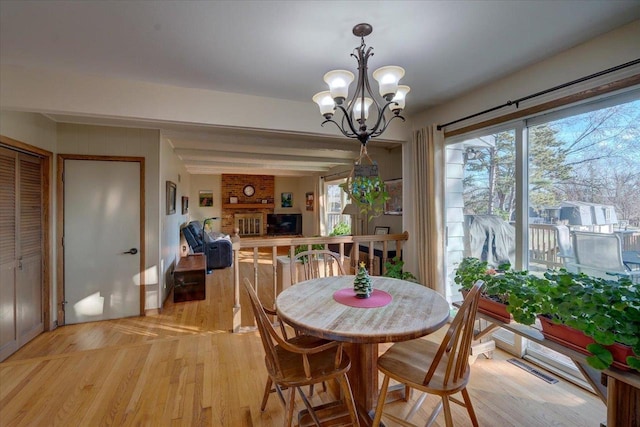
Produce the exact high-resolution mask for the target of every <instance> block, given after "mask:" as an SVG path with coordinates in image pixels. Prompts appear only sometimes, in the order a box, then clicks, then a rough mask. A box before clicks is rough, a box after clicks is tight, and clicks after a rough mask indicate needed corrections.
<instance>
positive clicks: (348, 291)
mask: <svg viewBox="0 0 640 427" xmlns="http://www.w3.org/2000/svg"><path fill="white" fill-rule="evenodd" d="M333 299H334V300H336V301H337V302H339V303H340V304H344V305H348V306H349V307H358V308H375V307H384V306H385V305H387V304H389V303H390V302H391V300H392V299H393V297H392V296H391V295H390V294H388V293H386V292H385V291H381V290H379V289H374V290H373V292H372V293H371V296H370V297H369V298H358V297H356V293H355V292H354V291H353V288H344V289H338V290H337V291H335V292H334V293H333Z"/></svg>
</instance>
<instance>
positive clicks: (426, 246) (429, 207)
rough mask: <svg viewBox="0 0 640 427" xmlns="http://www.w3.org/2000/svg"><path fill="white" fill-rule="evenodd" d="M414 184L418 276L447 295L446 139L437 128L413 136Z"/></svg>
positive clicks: (421, 130) (418, 131) (433, 127)
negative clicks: (445, 246)
mask: <svg viewBox="0 0 640 427" xmlns="http://www.w3.org/2000/svg"><path fill="white" fill-rule="evenodd" d="M411 144H412V147H411V148H412V153H413V156H412V165H411V166H412V168H411V170H412V173H411V174H410V179H411V180H412V184H413V185H412V186H411V187H412V189H413V194H412V196H413V200H414V206H415V212H414V215H413V221H414V224H413V230H414V234H415V235H414V236H411V238H412V239H415V242H414V243H415V248H416V260H417V264H418V265H417V268H418V270H417V276H418V279H419V280H420V282H421V283H423V284H425V285H426V286H428V287H430V288H432V289H434V290H436V291H437V292H439V293H440V294H442V295H445V271H446V268H445V262H444V260H445V254H444V250H445V249H444V227H443V223H444V200H443V199H444V184H443V181H444V180H443V177H444V173H443V172H444V168H445V158H444V135H443V133H442V131H438V130H437V128H436V126H435V125H432V126H428V127H425V128H422V129H419V130H417V131H415V132H414V134H413V139H412V141H411Z"/></svg>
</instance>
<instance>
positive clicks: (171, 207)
mask: <svg viewBox="0 0 640 427" xmlns="http://www.w3.org/2000/svg"><path fill="white" fill-rule="evenodd" d="M174 213H176V184H175V182H171V181H167V215H173V214H174Z"/></svg>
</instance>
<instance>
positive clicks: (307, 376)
mask: <svg viewBox="0 0 640 427" xmlns="http://www.w3.org/2000/svg"><path fill="white" fill-rule="evenodd" d="M244 288H245V290H246V292H247V294H248V295H249V300H250V301H251V308H252V310H253V314H254V316H255V319H256V323H257V325H258V330H259V332H260V338H261V340H262V345H263V347H264V351H265V365H266V367H267V372H268V374H269V381H270V382H271V384H273V385H274V386H275V388H276V391H277V393H278V395H279V396H280V398H281V400H282V402H283V403H284V406H285V422H284V425H285V426H286V427H289V426H291V423H292V420H293V410H294V407H295V398H296V390H297V391H298V393H300V397H301V399H302V402H303V403H304V405H305V407H306V408H307V411H308V414H309V416H310V417H311V419H312V420H313V422H314V423H315V424H316V425H317V426H320V425H321V420H320V419H319V417H318V414H317V413H316V411H315V408H314V407H313V406H311V403H310V402H309V400H308V398H307V396H306V395H305V394H304V392H303V391H302V387H304V386H308V385H312V384H317V383H321V382H324V381H328V380H336V381H337V382H338V384H339V385H340V389H341V391H342V396H343V398H342V400H341V401H336V402H335V404H336V405H337V404H340V405H342V406H344V407H346V410H347V412H348V415H349V418H350V419H351V423H352V425H354V426H359V425H360V424H359V422H358V416H357V415H356V410H355V403H354V400H353V394H352V393H351V387H350V386H349V379H348V378H347V372H348V371H349V368H350V367H351V361H350V360H349V356H347V354H346V353H345V352H344V351H343V349H342V343H340V342H337V341H326V340H319V339H318V338H314V337H311V336H308V335H299V336H295V337H292V338H290V339H288V340H286V339H284V338H283V337H281V336H280V335H279V334H278V333H277V332H276V330H275V329H274V327H273V325H272V324H271V322H270V321H269V318H268V316H267V313H266V312H265V310H264V307H263V306H262V304H261V303H260V300H259V299H258V295H257V294H256V292H255V290H254V289H253V285H252V284H251V282H250V281H249V280H248V279H247V278H245V279H244ZM271 384H269V385H268V388H270V387H271ZM285 388H286V389H287V390H288V394H289V395H288V398H287V399H285V398H284V395H283V393H282V391H283V389H285ZM323 407H325V408H326V407H327V404H324V405H323Z"/></svg>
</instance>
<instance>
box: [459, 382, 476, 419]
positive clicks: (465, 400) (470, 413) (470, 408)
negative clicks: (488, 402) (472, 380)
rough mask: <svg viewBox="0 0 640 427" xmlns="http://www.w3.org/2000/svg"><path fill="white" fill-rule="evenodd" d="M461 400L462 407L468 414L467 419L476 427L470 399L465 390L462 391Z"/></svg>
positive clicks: (474, 413)
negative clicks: (462, 402) (462, 401)
mask: <svg viewBox="0 0 640 427" xmlns="http://www.w3.org/2000/svg"><path fill="white" fill-rule="evenodd" d="M462 398H463V399H464V405H465V406H466V408H467V412H469V418H471V424H473V427H478V419H477V418H476V412H475V411H474V410H473V405H472V404H471V397H470V396H469V392H468V391H467V389H466V388H463V389H462Z"/></svg>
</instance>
